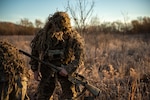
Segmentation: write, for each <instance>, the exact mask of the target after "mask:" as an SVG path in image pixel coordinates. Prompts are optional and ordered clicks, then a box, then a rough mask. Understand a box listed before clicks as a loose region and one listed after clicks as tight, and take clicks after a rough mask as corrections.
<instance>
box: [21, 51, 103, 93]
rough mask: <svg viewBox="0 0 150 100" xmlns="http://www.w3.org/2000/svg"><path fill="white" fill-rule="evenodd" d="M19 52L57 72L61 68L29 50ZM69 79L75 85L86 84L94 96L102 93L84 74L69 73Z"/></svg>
mask: <svg viewBox="0 0 150 100" xmlns="http://www.w3.org/2000/svg"><path fill="white" fill-rule="evenodd" d="M19 52H20V53H22V54H24V55H26V56H28V57H30V58H32V59H34V60H37V61H39V62H41V63H43V64H45V65H48V67H49V66H50V68H52V69H54V70H56V71H57V72H59V71H60V69H59V68H58V67H57V66H55V65H53V64H51V63H48V62H45V61H42V60H40V59H38V58H36V57H34V56H32V55H30V54H29V53H27V52H25V51H23V50H19ZM68 80H69V81H70V82H72V83H73V84H75V85H80V84H81V85H82V86H84V87H85V88H86V89H87V90H88V91H89V92H90V93H92V94H93V95H94V96H98V95H99V93H100V89H99V88H97V87H95V86H93V85H91V84H89V82H88V81H87V80H86V79H85V77H84V76H82V75H80V74H78V73H74V74H73V75H68Z"/></svg>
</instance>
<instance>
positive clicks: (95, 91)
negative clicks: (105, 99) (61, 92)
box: [84, 83, 100, 96]
mask: <svg viewBox="0 0 150 100" xmlns="http://www.w3.org/2000/svg"><path fill="white" fill-rule="evenodd" d="M84 86H85V87H86V88H87V90H89V91H90V92H91V93H92V94H93V95H94V96H98V95H99V93H100V89H99V88H97V87H95V86H93V85H91V84H88V83H87V84H85V85H84Z"/></svg>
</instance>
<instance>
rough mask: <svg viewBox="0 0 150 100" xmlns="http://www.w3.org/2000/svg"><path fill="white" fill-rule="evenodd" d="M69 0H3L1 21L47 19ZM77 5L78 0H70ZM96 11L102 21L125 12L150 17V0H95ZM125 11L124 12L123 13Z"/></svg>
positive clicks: (116, 17)
mask: <svg viewBox="0 0 150 100" xmlns="http://www.w3.org/2000/svg"><path fill="white" fill-rule="evenodd" d="M67 1H68V0H1V1H0V21H10V22H14V23H18V22H19V21H20V19H21V18H28V19H29V20H30V21H32V22H34V20H35V19H40V20H41V21H42V22H44V21H45V20H46V18H47V17H48V16H49V14H53V13H55V11H57V10H58V11H65V7H66V6H67ZM69 1H70V3H71V4H73V5H75V4H76V0H69ZM87 1H88V2H91V1H92V0H87ZM94 2H95V6H94V12H93V15H92V16H97V17H98V18H99V20H100V21H116V20H123V18H124V17H123V14H125V16H128V18H129V20H132V19H136V18H137V17H140V16H142V17H143V16H149V17H150V0H94ZM122 13H123V14H122Z"/></svg>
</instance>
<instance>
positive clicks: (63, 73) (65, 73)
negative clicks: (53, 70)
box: [58, 67, 68, 76]
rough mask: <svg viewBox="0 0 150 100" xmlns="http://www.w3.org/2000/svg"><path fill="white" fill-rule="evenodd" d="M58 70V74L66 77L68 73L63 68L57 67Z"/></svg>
mask: <svg viewBox="0 0 150 100" xmlns="http://www.w3.org/2000/svg"><path fill="white" fill-rule="evenodd" d="M58 68H59V69H60V71H59V74H60V75H61V76H67V75H68V72H67V71H66V69H65V68H62V67H58Z"/></svg>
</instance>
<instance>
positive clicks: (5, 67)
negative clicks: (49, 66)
mask: <svg viewBox="0 0 150 100" xmlns="http://www.w3.org/2000/svg"><path fill="white" fill-rule="evenodd" d="M24 65H25V63H24V62H23V60H22V59H21V57H20V55H19V52H18V50H17V49H16V48H15V47H13V46H12V45H11V44H10V43H8V42H6V41H0V96H1V98H0V99H1V100H27V99H28V96H27V95H26V91H27V77H29V76H27V75H29V74H28V73H27V69H26V67H25V66H24Z"/></svg>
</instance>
